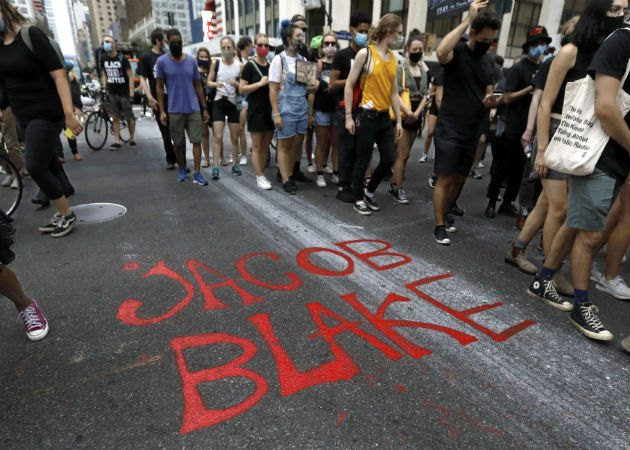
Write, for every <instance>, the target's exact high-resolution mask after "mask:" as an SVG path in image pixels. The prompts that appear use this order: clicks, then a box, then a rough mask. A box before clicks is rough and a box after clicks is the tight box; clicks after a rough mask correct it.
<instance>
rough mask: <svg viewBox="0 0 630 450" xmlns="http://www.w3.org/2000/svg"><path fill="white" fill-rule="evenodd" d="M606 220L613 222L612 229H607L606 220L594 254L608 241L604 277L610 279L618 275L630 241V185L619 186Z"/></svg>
mask: <svg viewBox="0 0 630 450" xmlns="http://www.w3.org/2000/svg"><path fill="white" fill-rule="evenodd" d="M608 221H612V222H613V223H614V225H613V228H612V230H609V226H608V222H607V223H606V230H605V232H604V239H602V242H601V243H600V244H602V245H600V246H598V248H596V249H595V250H596V251H595V254H597V252H598V251H599V250H600V249H601V247H602V246H603V243H604V242H608V247H607V248H606V270H605V271H604V273H605V276H606V279H607V280H612V279H613V278H617V276H619V272H620V270H621V261H622V259H623V255H624V254H625V253H626V251H627V250H628V244H629V243H630V186H628V185H627V184H626V183H624V185H623V186H622V187H621V190H620V191H619V196H618V197H617V200H616V201H615V204H614V206H613V208H612V209H611V211H610V214H609V215H608Z"/></svg>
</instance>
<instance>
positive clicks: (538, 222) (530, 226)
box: [512, 191, 549, 257]
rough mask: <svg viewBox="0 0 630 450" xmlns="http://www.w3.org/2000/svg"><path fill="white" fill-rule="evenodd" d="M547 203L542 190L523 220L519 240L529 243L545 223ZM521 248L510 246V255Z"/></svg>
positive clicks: (515, 253) (518, 251)
mask: <svg viewBox="0 0 630 450" xmlns="http://www.w3.org/2000/svg"><path fill="white" fill-rule="evenodd" d="M548 207H549V204H548V203H547V197H546V196H545V191H542V192H541V193H540V195H539V196H538V201H537V202H536V206H535V207H534V209H532V212H531V213H529V216H527V219H526V220H525V224H524V225H523V229H522V230H521V232H520V233H519V235H518V238H517V239H518V240H519V241H521V242H526V243H528V244H529V243H530V242H531V241H532V239H534V236H536V233H537V232H538V230H540V228H541V227H542V226H543V224H544V223H545V217H546V216H547V208H548ZM522 251H523V249H522V248H517V247H514V246H512V256H514V257H516V255H517V254H518V253H520V252H522Z"/></svg>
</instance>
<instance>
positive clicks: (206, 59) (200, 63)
mask: <svg viewBox="0 0 630 450" xmlns="http://www.w3.org/2000/svg"><path fill="white" fill-rule="evenodd" d="M210 61H211V58H210V51H209V50H208V49H207V48H206V47H199V48H198V49H197V69H198V70H199V75H200V76H201V86H202V87H203V90H204V96H205V99H206V105H210V99H209V98H208V95H207V93H208V91H209V90H210V89H209V88H208V75H209V74H210ZM207 109H208V114H210V117H212V114H211V111H210V110H209V108H207ZM209 125H211V123H210V122H208V123H205V122H204V123H203V125H202V126H201V128H202V130H203V131H202V134H201V150H202V151H203V157H204V162H203V163H202V164H201V167H204V168H205V167H210V128H211V127H210V126H209Z"/></svg>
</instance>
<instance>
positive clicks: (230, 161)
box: [225, 155, 234, 166]
mask: <svg viewBox="0 0 630 450" xmlns="http://www.w3.org/2000/svg"><path fill="white" fill-rule="evenodd" d="M233 163H234V158H232V155H230V156H229V158H228V164H233ZM225 165H226V166H227V164H225Z"/></svg>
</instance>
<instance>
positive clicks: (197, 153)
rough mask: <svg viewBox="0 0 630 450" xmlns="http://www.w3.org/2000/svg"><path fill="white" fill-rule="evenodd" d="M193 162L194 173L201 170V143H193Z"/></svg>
mask: <svg viewBox="0 0 630 450" xmlns="http://www.w3.org/2000/svg"><path fill="white" fill-rule="evenodd" d="M193 164H194V167H195V173H199V171H200V170H201V144H193Z"/></svg>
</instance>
